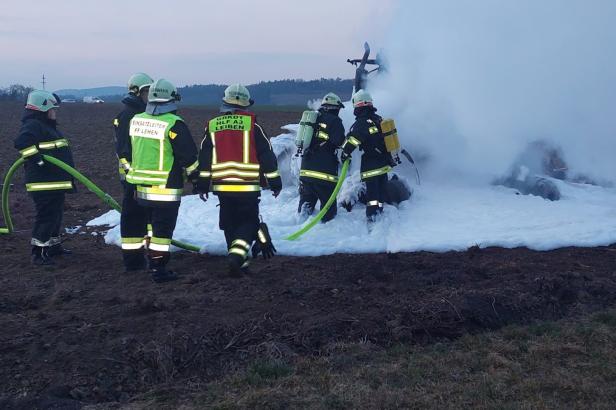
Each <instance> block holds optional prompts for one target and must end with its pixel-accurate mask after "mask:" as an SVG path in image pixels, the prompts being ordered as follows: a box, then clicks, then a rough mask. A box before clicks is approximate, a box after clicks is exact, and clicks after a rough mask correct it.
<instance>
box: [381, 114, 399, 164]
mask: <svg viewBox="0 0 616 410" xmlns="http://www.w3.org/2000/svg"><path fill="white" fill-rule="evenodd" d="M381 131H382V132H383V138H384V140H385V149H386V150H387V152H389V153H390V154H391V156H392V158H393V159H394V161H396V162H397V163H398V164H400V163H401V161H400V148H401V147H400V140H399V139H398V130H397V129H396V123H395V122H394V120H393V119H391V118H386V119H384V120H383V121H381Z"/></svg>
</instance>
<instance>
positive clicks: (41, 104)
mask: <svg viewBox="0 0 616 410" xmlns="http://www.w3.org/2000/svg"><path fill="white" fill-rule="evenodd" d="M59 106H60V97H58V96H57V95H56V94H52V93H50V92H49V91H45V90H33V91H30V93H29V94H28V100H27V101H26V108H27V109H29V110H34V111H42V112H47V111H49V110H51V109H52V108H58V107H59Z"/></svg>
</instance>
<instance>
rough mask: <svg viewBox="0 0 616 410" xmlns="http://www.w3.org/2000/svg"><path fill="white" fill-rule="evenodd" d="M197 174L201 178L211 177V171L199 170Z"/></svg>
mask: <svg viewBox="0 0 616 410" xmlns="http://www.w3.org/2000/svg"><path fill="white" fill-rule="evenodd" d="M199 176H200V177H201V178H209V177H211V176H212V173H211V172H208V171H201V172H199Z"/></svg>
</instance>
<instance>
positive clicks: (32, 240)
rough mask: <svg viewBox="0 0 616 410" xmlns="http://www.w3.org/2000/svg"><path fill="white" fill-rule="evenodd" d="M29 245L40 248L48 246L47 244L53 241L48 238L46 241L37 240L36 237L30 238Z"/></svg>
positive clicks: (50, 244) (49, 244)
mask: <svg viewBox="0 0 616 410" xmlns="http://www.w3.org/2000/svg"><path fill="white" fill-rule="evenodd" d="M30 245H32V246H40V247H41V248H45V247H48V246H52V245H53V243H52V240H51V239H49V240H48V241H47V242H42V241H39V240H38V239H36V238H32V239H31V240H30Z"/></svg>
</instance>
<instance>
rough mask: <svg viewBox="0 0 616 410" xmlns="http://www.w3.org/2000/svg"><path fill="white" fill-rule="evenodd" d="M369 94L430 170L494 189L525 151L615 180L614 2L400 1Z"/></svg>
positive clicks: (565, 0)
mask: <svg viewBox="0 0 616 410" xmlns="http://www.w3.org/2000/svg"><path fill="white" fill-rule="evenodd" d="M398 8H399V9H398V10H397V12H396V13H394V15H395V16H396V17H395V18H394V19H393V21H392V22H391V25H390V27H391V29H390V31H389V33H388V35H387V36H386V38H385V40H384V42H383V46H384V47H383V49H384V55H385V58H386V60H387V62H388V72H387V74H385V75H381V76H379V77H378V78H376V79H374V80H373V81H371V82H370V83H369V85H368V89H369V91H371V92H372V94H373V97H374V99H375V105H376V106H377V108H379V112H380V113H381V114H382V115H385V116H387V117H393V118H395V119H396V123H397V128H398V130H399V133H400V137H401V139H402V142H403V145H404V146H406V147H407V148H410V150H411V151H412V152H414V153H415V154H416V155H417V156H424V157H426V158H429V159H430V160H429V161H426V163H428V164H430V169H431V170H432V171H438V170H440V171H447V173H450V172H452V171H455V172H460V171H463V172H464V173H466V174H468V173H471V174H475V175H479V176H482V177H485V178H486V179H487V178H492V177H494V176H497V175H501V174H502V173H504V172H505V171H506V170H507V168H508V167H509V166H510V165H511V163H512V162H513V160H514V158H515V157H516V156H517V155H518V154H519V153H520V152H522V151H523V150H524V148H525V147H526V145H527V144H528V143H529V142H531V141H534V140H537V139H543V140H546V141H548V142H550V143H552V144H555V145H557V146H560V147H561V148H562V149H563V152H564V155H565V159H566V160H567V162H568V164H569V167H570V169H571V170H572V171H573V172H576V171H577V172H582V173H586V174H589V175H590V176H594V177H597V178H602V179H611V180H614V179H616V161H614V155H615V154H616V138H615V134H616V48H615V47H614V44H616V24H614V21H616V2H613V1H609V0H594V1H591V2H585V1H581V0H580V1H575V0H570V1H567V0H542V1H534V0H516V1H511V2H503V1H492V0H451V1H433V2H425V1H420V0H411V1H403V2H400V3H399V5H398Z"/></svg>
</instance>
